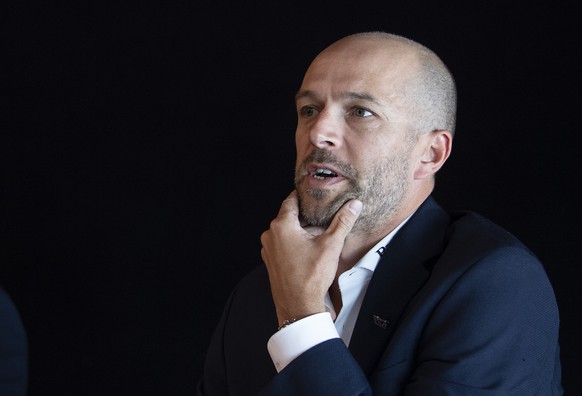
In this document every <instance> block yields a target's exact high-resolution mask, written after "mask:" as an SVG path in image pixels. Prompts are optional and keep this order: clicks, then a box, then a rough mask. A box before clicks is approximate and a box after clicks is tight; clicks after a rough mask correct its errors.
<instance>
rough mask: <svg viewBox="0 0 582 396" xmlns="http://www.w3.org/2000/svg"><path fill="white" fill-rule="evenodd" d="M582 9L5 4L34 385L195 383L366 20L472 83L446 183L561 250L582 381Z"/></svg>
mask: <svg viewBox="0 0 582 396" xmlns="http://www.w3.org/2000/svg"><path fill="white" fill-rule="evenodd" d="M233 3H235V2H233ZM243 3H244V4H243ZM266 4H268V3H266ZM578 4H580V3H579V2H571V4H568V3H565V2H564V3H559V2H553V3H552V4H551V5H549V4H548V5H546V4H541V3H540V4H536V3H535V2H530V1H520V2H508V1H488V2H468V1H467V2H464V1H457V2H444V1H430V2H429V1H427V2H425V3H424V4H423V3H420V2H410V1H407V2H388V1H382V2H379V1H377V2H350V3H347V2H346V3H341V2H330V3H329V4H326V5H323V4H321V3H318V4H313V3H311V2H299V1H298V2H295V1H294V2H280V3H278V2H271V3H270V5H258V4H257V3H254V4H251V3H250V2H239V3H236V4H234V5H229V6H226V5H209V4H208V3H206V2H204V3H199V2H194V1H176V2H166V1H160V2H157V3H156V2H152V1H134V2H122V1H115V2H84V1H81V2H80V1H61V2H51V1H37V2H30V1H28V2H27V1H19V2H16V1H14V2H10V1H5V2H2V5H1V7H2V8H1V9H0V32H1V35H2V36H1V37H2V43H1V44H2V47H1V54H0V65H1V68H2V69H1V80H0V81H1V86H0V93H1V97H0V98H1V99H0V100H1V103H0V105H1V110H2V113H1V115H0V117H1V118H0V128H1V140H0V161H1V163H0V172H1V177H2V179H1V183H0V190H1V196H0V199H1V207H0V225H1V228H0V233H1V234H0V236H1V257H0V264H1V269H0V284H2V285H3V286H4V287H5V289H6V290H7V291H8V292H9V293H10V294H11V296H12V297H13V299H14V301H15V303H16V305H17V307H18V309H19V310H20V312H21V315H22V318H23V321H24V324H25V326H26V329H27V332H28V337H29V342H30V396H36V395H133V394H136V395H137V394H139V395H189V394H190V395H191V394H193V392H194V388H195V383H196V381H197V379H198V377H199V375H200V372H201V367H202V362H203V357H204V352H205V349H206V345H207V343H208V340H209V337H210V334H211V331H212V329H213V327H214V325H215V322H216V320H217V319H218V316H219V314H220V312H221V310H222V306H223V303H224V302H225V299H226V298H227V296H228V293H229V292H230V290H231V288H232V287H233V285H234V284H235V282H236V281H237V280H238V279H239V278H240V277H241V276H242V275H243V274H244V273H246V272H247V271H248V270H249V269H251V268H252V267H254V266H256V265H261V261H260V253H259V248H260V243H259V236H260V234H261V232H262V231H263V230H264V229H265V228H266V227H267V226H268V224H269V221H270V219H271V218H272V217H273V216H274V215H275V214H276V212H277V210H278V207H279V203H280V201H281V200H282V199H283V198H284V197H285V196H286V195H287V194H288V193H289V191H290V190H291V188H292V184H291V179H292V174H293V166H294V147H293V145H294V138H293V134H294V126H295V113H294V106H293V95H294V93H295V90H296V89H297V88H298V87H299V84H300V80H301V77H302V75H303V72H304V70H305V68H306V67H307V66H308V62H309V61H310V60H311V58H312V57H313V56H314V55H315V54H316V53H317V52H318V51H319V50H321V49H322V48H323V47H324V46H326V45H328V44H329V43H331V42H332V41H334V40H336V39H337V38H339V37H341V36H343V35H346V34H349V33H354V32H358V31H364V30H385V31H391V32H395V33H399V34H402V35H405V36H408V37H410V38H412V39H415V40H417V41H420V42H421V43H424V44H425V45H427V46H428V47H430V48H432V49H434V50H435V51H436V52H437V53H438V54H439V55H440V56H441V57H442V58H443V59H444V61H445V62H446V63H447V64H448V65H449V67H450V68H451V70H452V72H453V74H454V75H455V76H456V79H457V82H458V89H459V99H460V103H459V116H458V129H457V136H456V138H455V147H454V150H453V156H452V158H451V159H450V161H449V162H448V163H447V164H446V166H445V167H444V168H443V170H442V171H441V174H440V176H439V178H438V187H437V190H436V192H435V195H436V197H437V199H438V200H439V201H440V202H441V204H443V205H444V206H445V207H448V208H451V209H453V208H458V209H473V210H476V211H478V212H480V213H482V214H484V215H485V216H487V217H489V218H491V219H492V220H494V221H496V222H497V223H499V224H501V225H502V226H504V227H506V228H507V229H508V230H510V231H511V232H512V233H514V234H515V235H517V236H518V237H519V238H521V239H522V240H523V241H524V242H525V243H526V244H527V245H529V246H530V248H532V250H534V251H535V252H536V253H537V254H538V255H539V256H540V257H541V259H542V260H543V262H544V263H545V265H546V268H547V271H548V274H549V276H550V279H551V281H552V282H553V284H554V286H555V290H556V295H557V298H558V302H559V304H560V308H561V315H562V333H561V344H562V354H563V365H564V376H563V381H564V384H565V387H566V390H567V391H568V392H567V393H569V394H575V393H576V392H577V391H580V389H582V385H581V380H580V375H579V372H580V370H581V369H582V362H581V360H582V350H581V345H580V342H579V340H578V339H579V335H580V334H581V333H582V326H581V325H580V324H579V321H580V319H581V316H582V315H581V309H580V305H581V301H580V297H581V292H580V287H579V286H578V284H579V279H580V276H581V275H582V273H581V269H580V261H581V258H582V255H581V253H580V232H579V228H578V224H579V223H580V220H581V216H580V214H581V211H580V198H579V197H580V196H579V194H578V190H577V185H578V184H579V183H580V172H579V167H580V165H579V162H580V161H579V156H580V146H579V141H580V139H579V134H580V131H579V123H580V122H579V120H580V105H581V101H580V92H581V86H580V72H581V61H580V42H579V39H578V37H577V35H579V34H580V30H581V29H580V17H581V13H580V6H579V5H578ZM251 309H252V308H251Z"/></svg>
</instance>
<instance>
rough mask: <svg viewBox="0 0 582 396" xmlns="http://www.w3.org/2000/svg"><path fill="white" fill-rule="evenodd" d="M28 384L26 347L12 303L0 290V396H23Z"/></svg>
mask: <svg viewBox="0 0 582 396" xmlns="http://www.w3.org/2000/svg"><path fill="white" fill-rule="evenodd" d="M27 384H28V346H27V340H26V334H25V332H24V327H23V325H22V321H21V319H20V315H19V314H18V311H17V309H16V307H15V306H14V303H13V302H12V300H11V299H10V297H9V296H8V294H7V293H6V292H5V291H4V289H2V288H0V396H24V395H26V389H27Z"/></svg>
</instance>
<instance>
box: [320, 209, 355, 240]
mask: <svg viewBox="0 0 582 396" xmlns="http://www.w3.org/2000/svg"><path fill="white" fill-rule="evenodd" d="M361 212H362V202H361V201H359V200H357V199H352V200H350V201H348V202H346V203H345V204H344V206H342V208H341V209H340V210H339V211H338V212H337V213H336V215H335V217H334V218H333V220H332V222H331V224H330V226H329V228H328V229H327V230H326V232H325V233H326V234H331V235H334V236H335V237H337V238H341V239H342V240H343V239H345V237H347V236H348V234H349V233H350V231H351V230H352V227H353V226H354V224H355V223H356V220H357V219H358V217H359V216H360V213H361Z"/></svg>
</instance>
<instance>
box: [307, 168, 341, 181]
mask: <svg viewBox="0 0 582 396" xmlns="http://www.w3.org/2000/svg"><path fill="white" fill-rule="evenodd" d="M311 176H313V177H314V178H316V179H319V180H324V179H327V178H331V177H337V174H336V173H335V172H333V171H331V170H329V169H326V168H317V169H314V170H313V171H312V172H311Z"/></svg>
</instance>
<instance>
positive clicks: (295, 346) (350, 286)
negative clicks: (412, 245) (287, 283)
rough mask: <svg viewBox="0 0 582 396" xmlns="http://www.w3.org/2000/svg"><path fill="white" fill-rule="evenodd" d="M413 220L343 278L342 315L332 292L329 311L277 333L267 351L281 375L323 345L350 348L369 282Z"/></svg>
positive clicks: (328, 302)
mask: <svg viewBox="0 0 582 396" xmlns="http://www.w3.org/2000/svg"><path fill="white" fill-rule="evenodd" d="M409 218H410V216H409V217H408V218H406V219H405V220H404V221H403V222H402V223H400V225H398V227H396V228H395V229H394V230H393V231H392V232H391V233H390V234H388V235H386V236H385V237H384V238H383V239H382V240H381V241H379V242H378V243H377V244H376V245H375V246H374V247H373V248H372V249H370V250H369V251H368V253H366V254H365V255H364V256H363V257H362V258H361V259H360V260H359V261H358V262H357V263H356V264H355V265H354V266H353V267H352V268H350V269H349V270H347V271H346V272H344V273H343V274H341V275H340V277H339V279H338V283H339V288H340V294H341V297H342V304H343V306H342V309H341V310H340V313H339V315H336V312H335V309H334V308H333V304H332V303H331V299H330V297H329V293H328V294H327V295H326V297H325V301H324V302H325V306H326V309H327V312H322V313H318V314H315V315H311V316H308V317H306V318H303V319H301V320H298V321H297V322H294V323H292V324H290V325H288V326H286V327H284V328H282V329H281V330H279V331H278V332H276V333H275V334H273V336H272V337H271V338H270V339H269V341H268V343H267V349H268V351H269V354H270V355H271V359H272V360H273V364H274V365H275V368H276V369H277V372H280V371H281V370H283V369H284V368H285V366H287V365H288V364H289V363H291V361H293V359H295V358H296V357H297V356H299V355H301V354H302V353H303V352H305V351H307V350H308V349H310V348H312V347H314V346H315V345H317V344H319V343H321V342H324V341H327V340H330V339H332V338H341V339H342V340H343V342H344V343H345V344H346V345H349V343H350V339H351V338H352V332H353V331H354V326H355V325H356V319H357V318H358V313H359V312H360V307H361V306H362V301H363V299H364V295H365V294H366V289H367V287H368V283H369V282H370V279H371V278H372V274H373V273H374V270H375V269H376V266H377V265H378V262H379V261H380V257H381V255H382V254H383V253H384V247H385V246H386V245H388V243H389V242H390V241H391V240H392V238H393V237H394V235H396V233H397V232H398V230H399V229H400V228H401V227H402V226H403V225H404V224H405V223H406V222H407V221H408V219H409Z"/></svg>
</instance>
